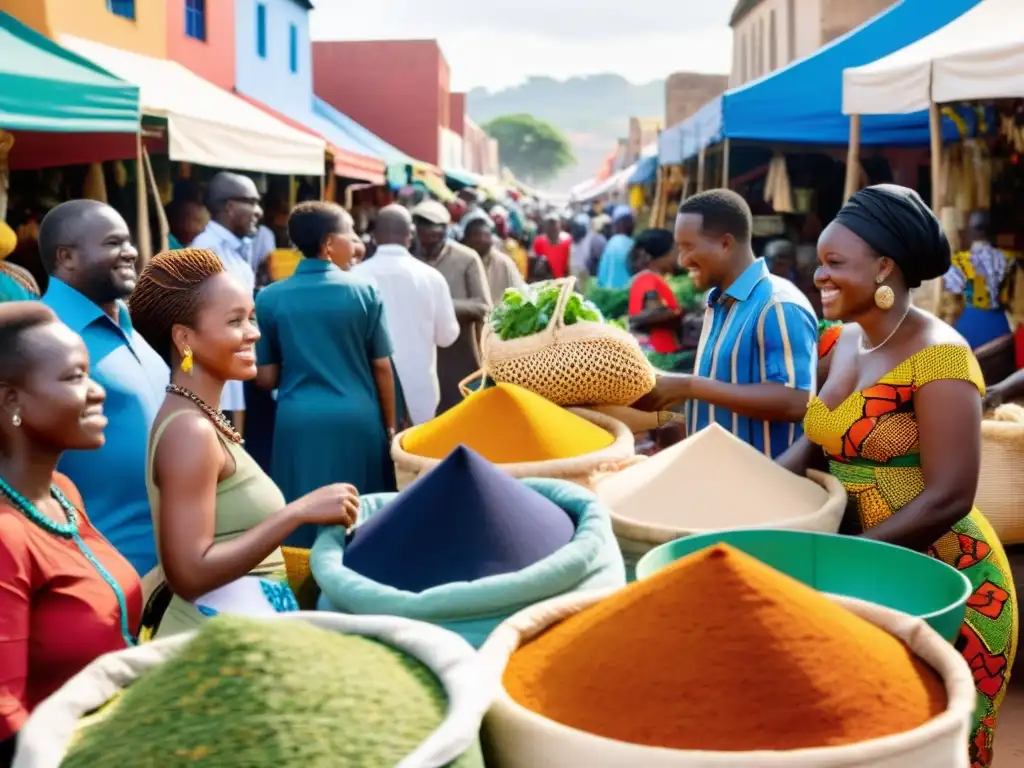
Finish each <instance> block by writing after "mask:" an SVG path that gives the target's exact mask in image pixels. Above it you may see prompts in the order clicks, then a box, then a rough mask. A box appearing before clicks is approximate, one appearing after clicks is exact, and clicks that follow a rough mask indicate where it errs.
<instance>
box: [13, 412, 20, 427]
mask: <svg viewBox="0 0 1024 768" xmlns="http://www.w3.org/2000/svg"><path fill="white" fill-rule="evenodd" d="M11 424H13V425H14V426H15V427H20V426H21V413H20V412H19V411H15V412H14V415H13V416H11Z"/></svg>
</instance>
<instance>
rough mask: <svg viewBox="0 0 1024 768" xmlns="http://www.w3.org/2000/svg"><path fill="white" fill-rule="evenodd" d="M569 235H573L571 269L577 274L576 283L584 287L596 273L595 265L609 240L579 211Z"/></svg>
mask: <svg viewBox="0 0 1024 768" xmlns="http://www.w3.org/2000/svg"><path fill="white" fill-rule="evenodd" d="M569 235H570V236H571V237H572V247H571V248H570V249H569V269H570V271H571V272H572V274H573V275H575V276H576V284H577V285H579V286H581V287H583V286H586V284H587V283H588V282H589V281H590V278H591V276H592V275H593V274H596V272H597V267H596V266H595V265H599V264H600V263H601V254H602V253H604V249H605V247H606V246H607V245H608V241H607V240H605V237H604V235H602V234H601V233H600V232H595V231H594V230H593V228H592V227H591V226H590V217H589V216H587V214H585V213H579V214H577V215H576V216H575V218H573V220H572V224H571V225H570V227H569Z"/></svg>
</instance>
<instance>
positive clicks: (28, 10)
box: [0, 0, 167, 59]
mask: <svg viewBox="0 0 1024 768" xmlns="http://www.w3.org/2000/svg"><path fill="white" fill-rule="evenodd" d="M0 11H6V12H7V13H9V14H11V16H13V17H14V18H16V19H18V20H19V21H21V22H22V23H23V24H26V25H28V26H30V27H32V28H33V29H35V30H36V31H37V32H40V33H42V34H44V35H46V36H47V37H50V38H52V39H54V40H56V39H58V38H59V37H60V36H61V35H73V36H75V37H81V38H84V39H86V40H92V41H94V42H97V43H103V44H104V45H109V46H112V47H114V48H121V49H123V50H126V51H132V52H134V53H142V54H145V55H147V56H154V57H156V58H159V59H164V58H167V8H166V5H165V0H0ZM0 55H3V52H2V51H0Z"/></svg>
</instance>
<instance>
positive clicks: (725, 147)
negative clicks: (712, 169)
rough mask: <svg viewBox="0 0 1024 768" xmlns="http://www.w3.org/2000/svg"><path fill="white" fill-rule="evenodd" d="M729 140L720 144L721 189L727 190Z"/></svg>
mask: <svg viewBox="0 0 1024 768" xmlns="http://www.w3.org/2000/svg"><path fill="white" fill-rule="evenodd" d="M729 149H730V147H729V139H726V140H725V141H724V142H723V144H722V189H728V188H729Z"/></svg>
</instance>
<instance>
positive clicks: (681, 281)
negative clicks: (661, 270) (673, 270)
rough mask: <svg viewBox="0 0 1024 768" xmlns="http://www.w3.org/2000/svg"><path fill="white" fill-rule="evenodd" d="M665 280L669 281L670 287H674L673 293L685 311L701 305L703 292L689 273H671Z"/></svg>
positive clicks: (690, 310)
mask: <svg viewBox="0 0 1024 768" xmlns="http://www.w3.org/2000/svg"><path fill="white" fill-rule="evenodd" d="M665 282H667V283H668V287H669V288H671V289H672V293H674V294H675V295H676V298H677V299H678V300H679V306H680V307H682V308H683V309H684V310H685V311H687V312H692V311H693V310H695V309H697V308H698V307H699V306H700V302H701V298H702V296H703V293H701V291H698V290H697V289H696V288H695V287H694V285H693V280H691V279H690V276H689V275H687V274H685V273H684V274H680V275H669V276H668V277H667V278H665Z"/></svg>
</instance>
